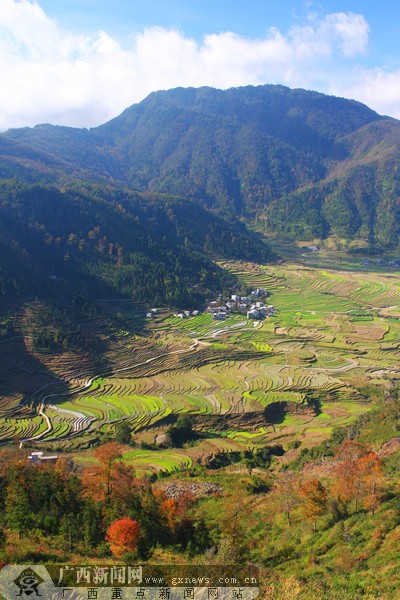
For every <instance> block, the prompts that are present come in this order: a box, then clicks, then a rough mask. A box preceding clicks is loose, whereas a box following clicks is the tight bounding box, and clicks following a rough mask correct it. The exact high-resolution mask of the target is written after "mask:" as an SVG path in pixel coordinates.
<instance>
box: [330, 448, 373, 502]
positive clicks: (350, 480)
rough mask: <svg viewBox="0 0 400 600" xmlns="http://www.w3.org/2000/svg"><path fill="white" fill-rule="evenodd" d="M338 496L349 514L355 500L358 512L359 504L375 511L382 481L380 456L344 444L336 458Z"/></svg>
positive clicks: (364, 449)
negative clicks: (349, 507) (361, 501)
mask: <svg viewBox="0 0 400 600" xmlns="http://www.w3.org/2000/svg"><path fill="white" fill-rule="evenodd" d="M337 458H338V459H339V461H338V463H337V466H336V469H335V474H336V482H335V488H334V489H335V492H336V495H337V498H338V500H339V501H340V502H341V503H342V505H343V507H344V509H345V510H346V511H347V507H348V505H349V503H350V502H351V501H352V500H354V502H355V510H357V509H358V504H359V501H360V500H364V506H365V508H368V509H371V510H372V511H374V510H375V509H376V507H377V505H378V503H379V493H380V485H381V479H382V470H381V461H380V459H379V457H378V455H377V454H375V453H374V452H369V451H368V450H367V449H366V448H365V446H363V445H362V444H360V443H359V442H355V441H353V440H345V441H344V442H343V444H342V446H341V447H340V449H339V452H338V454H337Z"/></svg>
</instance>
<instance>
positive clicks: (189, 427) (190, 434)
mask: <svg viewBox="0 0 400 600" xmlns="http://www.w3.org/2000/svg"><path fill="white" fill-rule="evenodd" d="M167 436H168V438H169V440H170V442H171V444H172V446H175V447H177V448H179V447H180V446H182V444H184V443H185V442H187V441H189V440H192V439H194V438H195V437H196V434H195V433H194V431H193V419H192V417H191V416H190V415H179V417H178V419H177V421H176V423H175V425H171V427H169V428H168V430H167Z"/></svg>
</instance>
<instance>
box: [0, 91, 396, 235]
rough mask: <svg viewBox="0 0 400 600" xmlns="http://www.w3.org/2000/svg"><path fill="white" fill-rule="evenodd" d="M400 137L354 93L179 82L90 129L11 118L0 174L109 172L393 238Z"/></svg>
mask: <svg viewBox="0 0 400 600" xmlns="http://www.w3.org/2000/svg"><path fill="white" fill-rule="evenodd" d="M399 148H400V127H399V123H398V121H396V120H395V119H391V118H387V117H381V116H379V115H378V114H377V113H375V112H374V111H372V110H370V109H369V108H368V107H366V106H364V105H362V104H360V103H358V102H354V101H350V100H345V99H342V98H335V97H330V96H325V95H323V94H318V93H316V92H309V91H305V90H300V89H299V90H290V89H288V88H285V87H283V86H272V85H266V86H259V87H251V86H248V87H244V88H234V89H230V90H226V91H221V90H215V89H212V88H200V89H193V88H189V89H182V88H179V89H175V90H170V91H166V92H156V93H153V94H151V95H150V96H149V97H148V98H146V99H145V100H143V101H142V102H140V103H139V104H136V105H134V106H132V107H130V108H128V109H127V110H126V111H124V112H123V113H122V115H120V116H119V117H117V118H115V119H113V120H112V121H110V122H109V123H106V124H104V125H102V126H100V127H97V128H94V129H91V130H86V129H82V130H80V129H73V128H67V127H52V126H51V125H39V126H37V127H34V128H23V129H14V130H9V131H8V132H6V133H5V134H2V135H1V136H0V175H1V176H2V177H13V176H15V177H17V178H18V179H20V180H24V181H26V182H33V181H47V182H60V181H64V182H65V181H69V180H71V179H80V180H83V181H85V180H88V181H92V182H94V181H105V182H113V183H115V184H118V185H123V186H126V187H129V188H130V189H132V190H135V191H142V192H150V193H154V192H156V193H163V194H173V195H178V196H180V197H182V198H185V199H187V200H188V201H190V203H191V206H193V203H197V204H200V205H202V206H205V207H208V208H210V209H211V210H212V211H214V212H215V213H217V214H219V215H220V216H222V217H224V218H227V219H228V220H229V219H232V217H233V216H239V217H241V218H243V219H245V220H247V221H251V222H253V221H254V220H256V221H257V224H258V226H262V227H263V228H264V229H266V230H267V231H273V232H275V233H276V232H278V233H280V234H283V235H286V236H290V237H292V238H297V239H299V238H300V239H305V238H307V239H310V238H313V237H321V238H324V237H326V236H329V235H332V234H333V235H337V236H339V237H342V238H345V239H349V240H354V239H355V240H360V241H362V242H367V243H368V244H369V245H370V246H375V245H378V246H388V245H389V246H395V247H397V244H398V228H397V223H398V216H399V215H398V212H399V200H398V198H399V182H398V172H397V167H396V165H397V163H398V157H399ZM193 210H195V209H193Z"/></svg>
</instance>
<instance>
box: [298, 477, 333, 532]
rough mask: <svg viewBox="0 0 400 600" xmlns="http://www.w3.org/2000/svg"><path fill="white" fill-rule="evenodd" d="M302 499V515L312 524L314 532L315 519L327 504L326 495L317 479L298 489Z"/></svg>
mask: <svg viewBox="0 0 400 600" xmlns="http://www.w3.org/2000/svg"><path fill="white" fill-rule="evenodd" d="M300 496H301V497H302V498H303V513H304V516H305V517H306V518H307V519H310V520H311V521H312V523H313V527H314V531H315V530H316V528H317V518H318V517H319V516H320V515H322V513H323V512H324V510H325V509H326V505H327V502H328V494H327V492H326V489H325V487H324V485H323V484H322V483H321V482H320V481H319V479H310V480H309V481H306V482H305V483H303V485H302V486H301V488H300Z"/></svg>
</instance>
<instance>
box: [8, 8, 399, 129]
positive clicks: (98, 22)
mask: <svg viewBox="0 0 400 600" xmlns="http://www.w3.org/2000/svg"><path fill="white" fill-rule="evenodd" d="M0 76H1V81H2V86H1V89H0V129H3V130H4V129H7V128H8V127H20V126H25V125H34V124H36V123H41V122H50V123H55V124H63V125H71V126H78V127H92V126H95V125H97V124H100V123H102V122H105V121H106V120H108V119H110V118H112V117H114V116H116V115H117V114H119V113H120V112H121V111H122V110H123V109H124V108H126V107H127V106H129V105H131V104H133V103H135V102H139V101H140V100H142V99H143V98H144V97H145V96H146V95H147V94H149V93H150V92H151V91H154V90H158V89H168V88H172V87H177V86H200V85H212V86H214V87H219V88H222V89H224V88H228V87H232V86H238V85H247V84H253V85H259V84H263V83H280V84H283V85H287V86H289V87H304V88H306V89H315V90H317V91H321V92H323V93H328V94H334V95H338V96H344V97H347V98H354V99H357V100H360V101H361V102H364V103H366V104H368V105H369V106H370V107H371V108H374V109H375V110H377V111H378V112H379V113H381V114H388V115H391V116H394V117H396V118H400V102H399V99H400V10H399V9H398V8H397V6H396V3H395V2H394V0H385V2H381V3H379V2H376V0H364V1H361V0H353V1H351V0H348V1H346V2H339V1H337V0H321V1H320V2H316V1H315V2H314V1H312V0H304V1H303V0H279V2H278V1H277V0H230V1H229V0H112V1H110V0H107V1H105V0H36V1H35V0H0Z"/></svg>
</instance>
